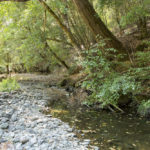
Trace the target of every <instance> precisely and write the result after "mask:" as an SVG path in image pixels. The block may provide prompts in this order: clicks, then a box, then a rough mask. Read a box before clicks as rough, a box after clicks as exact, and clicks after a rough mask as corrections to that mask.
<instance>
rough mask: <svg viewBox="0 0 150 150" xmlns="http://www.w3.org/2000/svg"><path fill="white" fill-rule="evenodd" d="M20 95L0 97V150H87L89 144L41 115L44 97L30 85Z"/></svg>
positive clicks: (4, 94) (65, 125) (4, 93)
mask: <svg viewBox="0 0 150 150" xmlns="http://www.w3.org/2000/svg"><path fill="white" fill-rule="evenodd" d="M21 87H22V88H21V89H22V90H21V91H14V92H11V93H8V92H1V93H0V150H5V149H6V150H88V149H91V150H92V149H95V150H96V149H98V148H97V147H92V146H89V143H90V140H89V139H84V140H80V139H78V138H77V137H76V134H75V133H73V129H72V128H71V127H70V126H69V125H68V124H67V123H64V122H62V121H61V120H60V119H57V118H53V117H52V116H51V115H44V114H43V113H42V111H43V110H44V109H46V108H45V103H46V99H47V97H44V96H43V95H44V94H43V89H41V87H38V85H36V87H35V86H34V85H33V84H21Z"/></svg>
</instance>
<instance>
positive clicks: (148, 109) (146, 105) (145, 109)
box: [138, 100, 150, 116]
mask: <svg viewBox="0 0 150 150" xmlns="http://www.w3.org/2000/svg"><path fill="white" fill-rule="evenodd" d="M138 113H139V114H140V115H142V116H147V115H149V114H150V100H146V101H143V102H142V103H141V104H140V106H139V108H138Z"/></svg>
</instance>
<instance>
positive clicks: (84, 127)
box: [50, 104, 150, 150]
mask: <svg viewBox="0 0 150 150" xmlns="http://www.w3.org/2000/svg"><path fill="white" fill-rule="evenodd" d="M50 113H51V114H52V115H53V116H54V117H57V118H60V119H61V120H62V121H64V122H69V124H70V125H71V126H73V127H75V128H76V129H78V130H80V133H78V136H79V137H80V138H83V137H84V138H87V139H88V138H90V139H91V144H94V145H96V146H99V147H100V148H102V149H103V150H108V149H110V150H128V149H129V150H130V149H135V150H149V147H150V141H149V139H150V122H149V121H146V120H143V118H139V117H138V116H136V114H133V113H132V114H128V115H126V114H123V115H120V114H112V113H108V112H104V111H103V112H97V111H93V110H88V109H85V108H74V109H71V110H69V109H68V110H66V109H65V110H64V109H63V108H62V107H61V106H60V104H59V106H55V107H53V108H52V109H51V111H50ZM83 134H84V135H83Z"/></svg>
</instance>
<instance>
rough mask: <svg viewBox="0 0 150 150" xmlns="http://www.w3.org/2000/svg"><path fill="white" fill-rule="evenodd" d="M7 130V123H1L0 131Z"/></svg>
mask: <svg viewBox="0 0 150 150" xmlns="http://www.w3.org/2000/svg"><path fill="white" fill-rule="evenodd" d="M8 128H9V124H8V123H2V124H1V129H8Z"/></svg>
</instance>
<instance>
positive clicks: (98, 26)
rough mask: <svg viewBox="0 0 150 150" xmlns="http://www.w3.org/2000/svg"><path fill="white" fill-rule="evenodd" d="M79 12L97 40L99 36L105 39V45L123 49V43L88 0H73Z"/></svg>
mask: <svg viewBox="0 0 150 150" xmlns="http://www.w3.org/2000/svg"><path fill="white" fill-rule="evenodd" d="M73 2H74V3H75V5H76V7H77V9H78V11H79V13H80V14H81V16H82V17H83V19H84V20H85V22H86V24H87V25H88V26H89V28H90V29H91V31H92V33H93V34H94V36H95V38H96V39H97V41H98V42H99V36H101V37H102V38H104V39H106V43H107V47H109V48H115V49H117V50H120V51H124V47H123V44H122V43H121V42H120V41H119V40H118V39H117V38H116V37H115V36H114V35H113V34H112V32H111V31H110V30H109V29H108V28H107V27H106V25H105V24H104V23H103V21H102V20H101V18H100V17H99V16H98V14H97V13H96V11H95V10H94V8H93V6H92V5H91V4H90V2H89V1H88V0H73Z"/></svg>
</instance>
